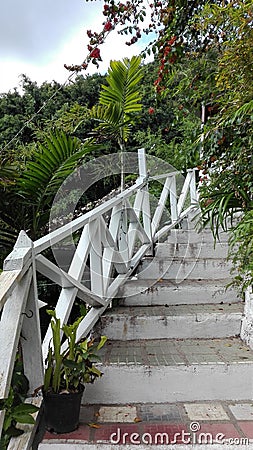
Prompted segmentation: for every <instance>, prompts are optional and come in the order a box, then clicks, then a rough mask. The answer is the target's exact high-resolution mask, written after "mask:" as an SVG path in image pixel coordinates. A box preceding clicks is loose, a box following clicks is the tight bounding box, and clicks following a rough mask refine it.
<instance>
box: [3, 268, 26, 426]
mask: <svg viewBox="0 0 253 450" xmlns="http://www.w3.org/2000/svg"><path fill="white" fill-rule="evenodd" d="M31 279H32V269H30V270H29V271H28V273H27V274H26V275H25V276H24V277H23V279H22V280H21V281H20V283H19V284H18V285H17V286H16V287H15V289H14V291H13V292H12V294H11V295H10V297H9V298H8V301H7V302H6V303H5V305H4V308H3V311H2V316H1V322H0V342H1V347H0V398H6V397H8V393H9V389H10V383H11V377H12V372H13V368H14V363H15V358H16V352H17V348H18V341H19V337H20V332H21V327H22V322H23V317H24V316H23V315H22V313H23V312H24V309H25V307H26V302H27V296H28V292H29V288H30V283H31ZM7 324H8V326H7ZM0 434H1V429H0Z"/></svg>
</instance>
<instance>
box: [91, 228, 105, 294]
mask: <svg viewBox="0 0 253 450" xmlns="http://www.w3.org/2000/svg"><path fill="white" fill-rule="evenodd" d="M100 228H101V224H100V220H97V221H96V222H94V221H93V222H91V223H90V230H91V233H92V234H93V236H94V237H93V240H92V243H91V248H90V280H91V292H94V293H95V294H96V295H99V296H100V297H103V296H104V280H103V269H102V251H103V250H102V242H101V229H100Z"/></svg>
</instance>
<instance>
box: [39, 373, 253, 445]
mask: <svg viewBox="0 0 253 450" xmlns="http://www.w3.org/2000/svg"><path fill="white" fill-rule="evenodd" d="M242 382H243V380H242ZM59 443H61V444H64V443H65V444H66V449H71V448H77V447H73V445H74V444H77V443H78V444H80V445H82V447H80V448H84V449H85V444H92V443H94V444H97V446H96V448H100V446H102V447H103V448H105V449H106V448H108V444H113V445H116V444H121V446H122V448H123V445H127V444H131V449H132V448H135V447H137V448H138V445H139V446H140V445H147V444H149V445H150V444H152V445H154V446H156V447H157V446H160V445H169V444H171V445H175V444H196V445H197V444H202V445H203V444H220V447H219V446H218V448H228V449H230V448H242V449H243V448H245V449H247V448H253V401H241V402H232V401H228V402H206V401H205V402H194V403H177V404H168V403H166V404H138V405H117V406H102V405H101V406H99V405H96V406H93V405H89V406H82V410H81V416H80V426H79V428H78V429H77V430H76V431H74V432H72V433H68V434H61V435H56V434H52V433H49V432H46V433H45V435H44V438H43V444H44V448H48V447H49V446H50V448H52V449H53V448H54V446H55V447H56V446H57V445H56V444H59ZM46 444H47V445H46ZM98 444H99V445H98ZM106 444H107V446H106ZM224 445H225V447H224ZM110 448H111V447H110ZM164 448H166V447H164ZM216 448H217V447H216ZM42 450H43V446H42Z"/></svg>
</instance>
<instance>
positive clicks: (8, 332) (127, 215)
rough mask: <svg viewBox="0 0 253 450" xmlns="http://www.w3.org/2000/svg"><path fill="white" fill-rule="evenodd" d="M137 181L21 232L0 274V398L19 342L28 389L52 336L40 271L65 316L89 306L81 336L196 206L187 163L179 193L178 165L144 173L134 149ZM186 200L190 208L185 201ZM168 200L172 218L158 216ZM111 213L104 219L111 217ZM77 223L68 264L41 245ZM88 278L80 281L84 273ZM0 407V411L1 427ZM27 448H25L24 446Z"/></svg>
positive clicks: (38, 381) (39, 376)
mask: <svg viewBox="0 0 253 450" xmlns="http://www.w3.org/2000/svg"><path fill="white" fill-rule="evenodd" d="M138 160H139V177H138V179H137V181H136V183H135V184H134V185H133V186H131V187H130V188H128V189H126V190H125V191H123V192H121V193H120V194H118V195H116V196H115V197H114V198H113V199H111V200H108V201H107V202H105V203H104V204H102V205H100V206H98V207H97V208H95V209H93V210H92V211H90V212H88V213H86V214H84V215H82V216H81V217H78V218H77V219H75V220H73V221H72V222H70V223H67V224H65V225H63V226H62V227H60V228H58V229H56V230H55V231H52V232H51V233H49V234H47V235H46V236H44V237H42V238H40V239H38V240H37V241H35V242H32V241H31V240H30V239H29V237H28V236H27V235H26V233H25V232H24V231H21V232H20V234H19V237H18V239H17V242H16V244H15V246H14V249H13V251H12V252H11V254H10V255H9V256H8V257H7V259H6V260H5V262H4V267H3V272H2V274H1V276H0V312H1V320H0V399H1V398H6V397H8V393H9V388H10V383H11V377H12V372H13V367H14V361H15V355H16V352H17V348H18V344H19V343H20V345H21V346H22V355H23V361H24V371H25V374H26V376H27V377H28V380H29V384H30V393H32V392H33V391H34V389H36V388H37V387H38V386H40V385H42V383H43V360H44V357H45V354H46V353H47V349H48V343H49V340H50V339H51V334H50V331H49V330H48V331H47V333H46V336H45V339H44V341H43V343H41V334H40V321H39V306H40V304H39V299H38V289H37V281H36V274H37V272H38V273H40V274H42V275H43V276H45V277H47V278H48V279H50V280H51V281H52V282H54V283H56V284H58V285H59V286H60V287H61V292H60V295H59V298H58V301H57V304H56V314H57V317H59V318H60V319H61V321H62V323H66V322H67V321H68V319H69V316H70V313H71V309H72V306H73V304H74V301H75V299H76V297H78V298H79V299H81V300H82V301H84V302H85V303H86V304H88V305H89V306H90V308H89V311H88V313H87V315H86V316H85V317H84V319H83V320H82V322H81V324H80V326H79V333H78V339H80V338H82V337H84V336H87V335H88V333H89V332H90V331H91V330H92V328H93V327H94V325H95V323H96V322H97V320H98V319H99V317H100V316H101V314H103V312H104V311H105V309H106V308H107V307H108V306H109V305H110V303H111V301H112V299H113V298H114V297H115V296H116V295H117V292H118V290H119V288H120V286H121V285H122V284H123V283H124V282H125V281H126V280H127V279H128V278H129V277H130V276H131V274H132V273H133V271H134V270H135V268H136V267H137V265H138V264H139V262H140V260H141V258H142V257H143V256H144V255H145V254H147V252H150V251H152V248H153V245H154V244H155V243H156V242H157V241H158V240H159V239H161V237H162V236H164V235H166V233H168V231H169V230H170V229H172V228H174V227H175V226H176V224H178V223H179V222H180V221H181V220H182V219H183V218H184V217H185V216H187V215H188V213H189V211H190V210H191V209H192V208H194V207H196V204H197V190H196V179H195V169H190V170H188V173H187V176H186V178H185V181H184V184H183V187H182V190H181V192H180V194H178V193H177V176H178V175H179V172H170V173H166V174H163V175H157V176H154V177H152V176H148V173H147V168H146V158H145V152H144V150H143V149H141V150H139V152H138ZM150 180H159V181H161V182H162V183H163V188H162V192H161V195H160V198H159V200H158V201H157V204H156V205H155V207H154V205H153V204H152V207H151V206H150V195H149V187H148V183H149V181H150ZM187 202H188V207H187V208H186V207H185V204H186V203H187ZM168 204H169V211H170V218H171V220H170V223H166V224H163V222H162V216H163V213H164V211H165V210H166V207H167V205H168ZM108 217H109V219H108ZM77 230H80V232H81V236H80V239H79V242H78V244H77V247H76V251H75V254H74V256H73V259H72V262H71V264H70V267H69V269H68V270H67V271H65V270H63V269H62V268H60V267H59V266H58V265H57V264H55V263H54V262H52V261H51V260H49V259H48V258H46V257H45V256H44V255H43V252H44V251H45V250H47V249H49V248H52V247H53V246H54V245H55V244H59V245H60V243H61V242H63V241H64V239H66V238H67V237H68V236H71V235H72V234H73V233H74V232H76V231H77ZM84 272H85V276H86V279H87V274H88V275H89V277H88V278H89V283H88V284H87V283H84V282H83V275H84ZM3 419H4V412H1V413H0V431H1V429H2V424H3ZM27 448H28V447H27Z"/></svg>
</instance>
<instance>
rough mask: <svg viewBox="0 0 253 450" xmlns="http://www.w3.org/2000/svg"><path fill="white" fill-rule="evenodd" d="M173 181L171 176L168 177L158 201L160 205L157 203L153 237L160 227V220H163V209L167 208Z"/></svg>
mask: <svg viewBox="0 0 253 450" xmlns="http://www.w3.org/2000/svg"><path fill="white" fill-rule="evenodd" d="M171 181H172V178H171V177H168V178H166V181H165V183H164V186H163V190H162V192H161V196H160V199H159V201H158V205H157V207H156V210H155V213H154V215H153V220H152V223H151V227H152V237H153V236H154V234H155V233H156V231H157V228H158V227H159V224H160V220H161V217H162V214H163V211H164V208H165V204H166V201H167V198H168V195H169V189H170V186H171Z"/></svg>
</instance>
